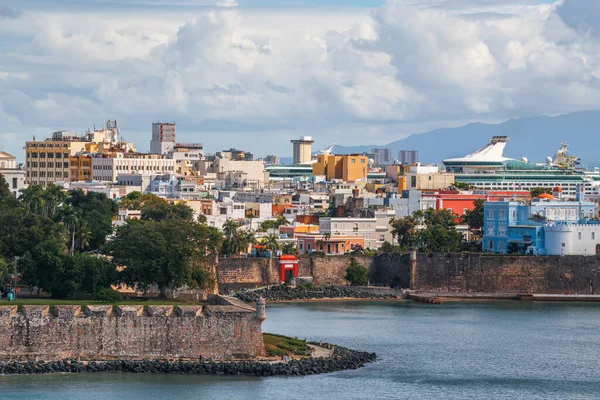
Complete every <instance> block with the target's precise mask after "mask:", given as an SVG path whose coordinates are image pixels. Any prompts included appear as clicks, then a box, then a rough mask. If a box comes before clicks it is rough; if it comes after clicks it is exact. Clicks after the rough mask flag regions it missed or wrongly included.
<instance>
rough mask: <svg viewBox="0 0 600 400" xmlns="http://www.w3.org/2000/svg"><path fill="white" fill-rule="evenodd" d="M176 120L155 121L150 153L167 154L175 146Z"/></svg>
mask: <svg viewBox="0 0 600 400" xmlns="http://www.w3.org/2000/svg"><path fill="white" fill-rule="evenodd" d="M175 133H176V127H175V122H153V123H152V140H150V153H154V154H165V153H168V152H170V151H172V150H173V148H174V147H175Z"/></svg>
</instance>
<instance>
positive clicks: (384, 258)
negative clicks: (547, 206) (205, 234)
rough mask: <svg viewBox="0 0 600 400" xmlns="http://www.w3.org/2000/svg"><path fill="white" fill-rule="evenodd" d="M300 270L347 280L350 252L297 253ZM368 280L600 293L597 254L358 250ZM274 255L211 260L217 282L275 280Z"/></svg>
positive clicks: (325, 279)
mask: <svg viewBox="0 0 600 400" xmlns="http://www.w3.org/2000/svg"><path fill="white" fill-rule="evenodd" d="M299 258H300V261H299V264H298V266H299V276H308V277H312V278H313V280H314V282H315V284H318V285H321V284H334V285H347V284H348V282H347V281H346V280H345V279H344V276H345V273H346V268H347V267H348V264H349V263H350V258H351V257H350V256H324V257H322V256H300V257H299ZM356 260H357V261H358V262H359V263H361V264H362V265H364V266H365V267H366V268H367V270H368V271H369V280H370V283H371V284H375V285H383V286H389V285H393V286H395V287H400V288H412V289H414V290H419V291H432V292H449V293H459V292H461V293H470V292H471V293H531V294H535V293H548V294H560V293H565V292H568V293H572V294H573V293H577V294H600V257H599V256H587V257H586V256H564V257H561V256H540V257H536V256H517V255H514V256H513V255H502V256H500V255H490V254H481V253H452V254H424V253H419V254H417V256H416V263H415V265H414V269H413V264H412V262H411V260H410V257H409V255H408V254H379V255H376V256H373V257H371V256H357V257H356ZM277 266H278V259H277V258H274V259H267V258H230V259H224V260H221V261H220V262H219V264H218V265H217V266H216V272H217V280H218V282H219V288H220V289H221V290H223V289H224V288H227V289H237V288H240V287H247V288H251V287H257V286H262V285H263V283H264V282H267V283H269V284H277V283H278V280H279V271H278V267H277Z"/></svg>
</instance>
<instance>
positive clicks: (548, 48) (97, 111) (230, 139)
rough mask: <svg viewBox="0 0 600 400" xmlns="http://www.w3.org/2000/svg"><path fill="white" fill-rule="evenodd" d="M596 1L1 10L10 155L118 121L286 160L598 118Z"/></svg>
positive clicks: (214, 2) (158, 2)
mask: <svg viewBox="0 0 600 400" xmlns="http://www.w3.org/2000/svg"><path fill="white" fill-rule="evenodd" d="M598 27H600V0H586V1H580V0H563V1H560V2H552V1H533V0H532V1H529V0H506V1H502V2H500V1H492V0H476V1H475V0H447V1H443V0H430V1H417V0H415V1H410V0H388V1H385V2H384V1H379V0H377V1H376V0H348V1H341V0H323V1H317V0H307V1H291V0H290V1H288V0H278V1H272V0H237V1H235V0H174V1H170V0H169V1H166V0H153V1H141V0H140V1H135V0H124V1H121V0H119V1H116V0H105V1H81V0H62V1H53V2H48V1H45V0H44V1H42V0H28V1H15V0H9V1H6V0H5V1H0V37H1V38H2V40H1V41H0V120H2V124H0V145H4V146H5V149H6V150H7V151H9V152H12V153H14V154H16V155H17V156H19V157H20V156H21V153H22V151H23V150H22V145H23V142H24V141H25V140H27V139H30V138H31V137H32V136H33V135H34V134H35V135H36V137H38V138H40V137H45V136H49V135H51V133H52V132H53V131H54V130H56V129H69V130H75V131H77V132H84V131H85V129H87V128H90V127H92V126H93V125H101V124H102V122H103V121H105V120H106V119H109V118H110V119H113V118H116V119H118V121H119V125H120V126H121V130H122V133H123V135H124V136H125V138H126V139H128V140H132V141H134V142H135V143H136V144H137V147H138V148H139V149H140V150H146V149H147V148H148V141H149V138H150V126H151V122H152V121H156V120H168V121H173V120H175V121H176V122H177V125H178V132H179V139H180V140H182V141H197V142H203V143H204V144H205V147H206V148H207V150H208V151H218V150H221V149H222V148H225V147H229V146H235V147H240V148H245V149H248V150H252V151H254V152H256V153H257V154H260V155H264V154H267V153H279V154H281V155H286V154H290V153H291V146H290V144H289V140H290V139H292V138H295V137H298V136H302V135H311V136H313V137H315V140H316V146H317V147H325V146H326V145H328V144H330V143H331V142H334V141H335V142H338V143H343V144H348V145H355V144H369V143H370V144H386V143H389V142H391V141H394V140H398V139H401V138H403V137H406V136H407V135H409V134H413V133H420V132H424V131H427V130H430V129H435V128H439V127H454V126H460V125H462V124H466V123H469V122H474V121H482V122H498V121H503V120H506V119H509V118H516V117H520V116H525V115H541V114H547V115H555V114H561V113H568V112H573V111H581V110H589V109H597V107H598V106H597V105H598V104H600V39H599V38H600V31H599V30H598Z"/></svg>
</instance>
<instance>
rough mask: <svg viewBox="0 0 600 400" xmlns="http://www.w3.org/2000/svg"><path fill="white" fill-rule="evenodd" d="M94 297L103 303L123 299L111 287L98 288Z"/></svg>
mask: <svg viewBox="0 0 600 400" xmlns="http://www.w3.org/2000/svg"><path fill="white" fill-rule="evenodd" d="M95 299H96V300H98V301H101V302H103V303H118V302H120V301H123V295H122V294H121V292H118V291H116V290H113V289H108V288H107V289H100V290H99V291H98V292H96V296H95Z"/></svg>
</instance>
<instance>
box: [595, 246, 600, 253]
mask: <svg viewBox="0 0 600 400" xmlns="http://www.w3.org/2000/svg"><path fill="white" fill-rule="evenodd" d="M599 254H600V243H598V244H597V245H596V255H599Z"/></svg>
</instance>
